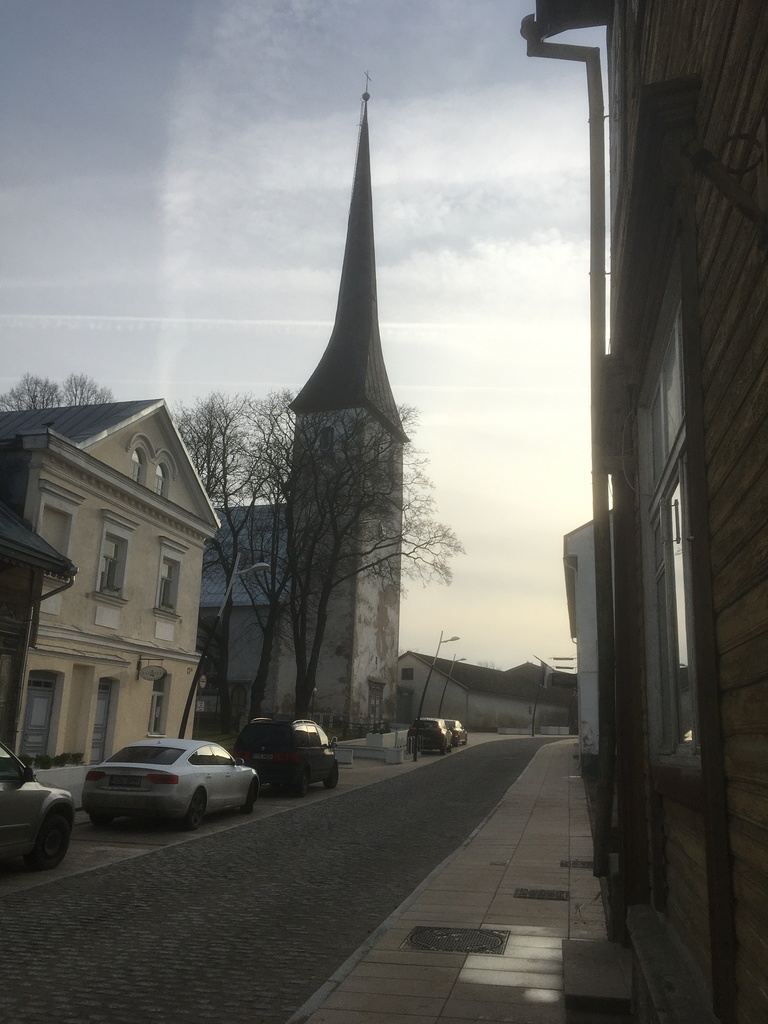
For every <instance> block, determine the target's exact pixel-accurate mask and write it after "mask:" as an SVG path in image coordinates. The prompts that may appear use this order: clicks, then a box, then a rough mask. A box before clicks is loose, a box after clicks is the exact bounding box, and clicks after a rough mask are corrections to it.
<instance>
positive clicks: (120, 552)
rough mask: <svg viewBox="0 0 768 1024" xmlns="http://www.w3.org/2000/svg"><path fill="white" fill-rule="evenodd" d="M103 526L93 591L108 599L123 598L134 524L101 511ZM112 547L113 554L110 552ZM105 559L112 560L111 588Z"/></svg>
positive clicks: (109, 511) (107, 511)
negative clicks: (106, 574)
mask: <svg viewBox="0 0 768 1024" xmlns="http://www.w3.org/2000/svg"><path fill="white" fill-rule="evenodd" d="M102 518H103V520H104V525H103V528H102V533H101V542H100V545H99V558H98V562H97V564H96V579H95V581H94V590H95V592H96V593H98V594H105V595H107V596H108V597H119V598H123V599H124V598H125V584H126V579H127V576H128V553H129V549H130V540H131V535H132V533H133V531H134V529H135V528H136V525H137V524H136V523H131V522H130V521H129V520H127V519H123V518H122V516H117V515H115V513H113V512H112V511H111V510H108V509H102ZM113 547H114V554H112V553H111V550H112V549H113ZM107 559H114V563H112V565H113V566H114V568H113V570H112V576H111V579H112V581H113V584H114V585H113V586H110V585H109V583H108V579H107V577H106V576H105V573H108V572H109V569H110V566H109V565H108V564H107V561H106V560H107Z"/></svg>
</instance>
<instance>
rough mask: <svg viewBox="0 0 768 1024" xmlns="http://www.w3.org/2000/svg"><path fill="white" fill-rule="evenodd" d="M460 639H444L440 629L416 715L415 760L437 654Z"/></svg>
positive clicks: (454, 637) (453, 637)
mask: <svg viewBox="0 0 768 1024" xmlns="http://www.w3.org/2000/svg"><path fill="white" fill-rule="evenodd" d="M460 639H461V637H458V636H449V637H448V639H447V640H443V633H442V630H441V631H440V640H439V642H438V645H437V650H436V651H435V656H434V658H433V659H432V664H431V665H430V666H429V672H428V673H427V681H426V683H424V689H423V690H422V691H421V700H420V701H419V713H418V715H416V734H415V736H414V737H413V760H414V761H418V759H419V724H418V723H419V722H420V721H421V712H422V711H423V710H424V698H425V697H426V695H427V687H428V686H429V680H430V679H431V678H432V671H433V669H434V667H435V662H436V661H437V656H438V654H439V653H440V648H441V647H442V646H443V644H450V643H452V642H453V641H454V640H460Z"/></svg>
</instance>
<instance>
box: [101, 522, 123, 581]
mask: <svg viewBox="0 0 768 1024" xmlns="http://www.w3.org/2000/svg"><path fill="white" fill-rule="evenodd" d="M127 552H128V544H127V542H126V541H125V539H124V538H122V537H118V536H116V535H115V534H113V533H107V534H105V536H104V540H103V542H102V545H101V568H100V573H99V590H101V591H102V593H105V594H119V593H120V591H121V590H122V589H123V582H124V579H125V562H126V555H127Z"/></svg>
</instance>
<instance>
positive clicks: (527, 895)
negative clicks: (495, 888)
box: [515, 889, 569, 900]
mask: <svg viewBox="0 0 768 1024" xmlns="http://www.w3.org/2000/svg"><path fill="white" fill-rule="evenodd" d="M515 896H516V897H517V898H518V899H521V900H567V899H568V898H569V893H568V890H567V889H515Z"/></svg>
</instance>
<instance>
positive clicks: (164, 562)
mask: <svg viewBox="0 0 768 1024" xmlns="http://www.w3.org/2000/svg"><path fill="white" fill-rule="evenodd" d="M158 539H159V541H160V557H159V560H158V567H157V589H156V591H155V610H156V611H160V612H165V614H166V615H178V607H179V592H180V589H179V588H180V586H181V577H182V573H183V571H184V555H185V554H186V553H187V551H189V548H188V547H187V546H186V545H185V544H181V543H180V542H179V541H177V540H174V539H173V538H172V537H160V538H158ZM167 566H169V567H172V570H173V571H172V574H171V577H170V578H171V582H170V583H164V580H165V579H167V578H168V577H166V575H165V574H164V572H163V570H164V569H165V568H166V567H167ZM164 591H170V592H169V593H168V592H165V593H164ZM168 597H170V599H171V600H170V601H168V600H167V598H168Z"/></svg>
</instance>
